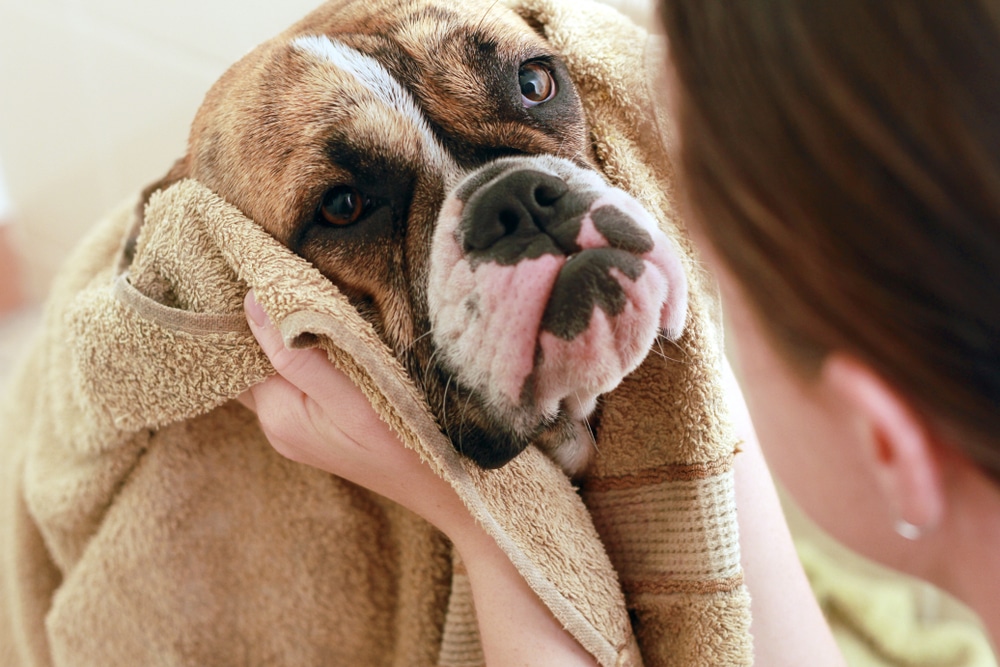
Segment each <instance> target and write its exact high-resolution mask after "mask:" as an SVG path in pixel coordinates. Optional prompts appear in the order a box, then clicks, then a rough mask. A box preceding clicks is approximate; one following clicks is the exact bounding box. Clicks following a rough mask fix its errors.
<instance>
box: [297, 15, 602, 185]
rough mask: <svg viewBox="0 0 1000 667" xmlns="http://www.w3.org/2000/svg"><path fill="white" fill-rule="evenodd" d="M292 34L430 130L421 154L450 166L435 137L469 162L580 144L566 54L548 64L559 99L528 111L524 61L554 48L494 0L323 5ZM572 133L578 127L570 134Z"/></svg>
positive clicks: (415, 125) (547, 57)
mask: <svg viewBox="0 0 1000 667" xmlns="http://www.w3.org/2000/svg"><path fill="white" fill-rule="evenodd" d="M380 5H381V6H380ZM287 37H288V39H289V43H290V45H291V48H292V49H293V51H295V52H296V53H298V54H303V55H308V56H311V57H312V58H313V62H314V65H320V64H322V66H325V67H327V68H333V69H335V70H339V72H340V73H342V74H348V75H350V76H351V77H353V79H354V83H355V84H356V85H357V86H359V87H360V88H363V89H365V91H366V92H367V93H369V94H370V95H371V96H372V97H373V98H374V99H375V100H378V101H379V102H381V103H382V104H383V105H384V106H385V107H386V108H390V109H393V110H394V111H395V112H396V114H397V116H398V117H399V119H400V120H405V121H408V122H409V123H410V124H411V130H412V132H415V133H416V135H418V136H420V137H421V139H422V141H421V144H422V150H423V154H422V156H421V157H423V158H425V159H428V160H431V161H432V163H433V164H435V165H443V166H448V165H447V162H446V160H442V157H443V155H442V151H439V150H438V147H436V146H434V145H433V144H434V143H435V142H436V143H439V144H440V145H441V147H443V148H444V149H445V152H446V153H447V154H450V155H451V157H453V158H454V159H455V160H456V161H457V162H458V163H459V164H462V165H464V166H466V167H469V166H478V163H482V162H484V161H486V160H488V159H493V158H496V157H499V156H501V155H504V154H525V153H529V154H539V153H553V154H555V153H560V152H564V151H565V150H567V148H566V147H567V146H569V149H568V150H577V151H578V150H580V149H581V148H582V141H583V137H582V132H581V131H582V125H583V123H582V112H581V111H580V109H579V100H578V99H577V97H576V93H575V90H574V89H573V86H572V83H571V82H570V81H569V75H568V73H567V72H566V71H565V69H564V68H563V67H562V64H561V63H558V62H551V63H550V64H551V66H552V67H553V68H555V69H556V70H557V71H556V72H555V76H556V78H557V79H558V78H560V77H561V78H562V79H563V80H562V81H560V82H558V84H557V88H558V89H559V95H558V96H557V98H556V99H554V100H553V101H552V102H551V103H550V104H548V105H546V106H545V107H544V108H539V109H534V110H532V112H531V113H530V114H527V113H526V112H525V109H524V107H523V105H522V104H521V96H520V89H519V86H518V75H519V67H521V65H523V64H524V63H525V62H528V61H532V60H544V61H555V60H557V58H556V57H555V56H556V54H555V53H554V51H553V50H552V48H551V46H550V45H549V44H548V42H546V40H545V39H543V38H542V36H541V35H539V34H538V33H537V32H536V31H535V30H534V29H533V28H532V27H531V26H529V25H528V23H526V22H525V21H524V20H523V19H522V18H520V17H519V16H518V15H516V14H515V13H514V12H512V11H511V10H509V9H507V8H504V7H502V6H498V5H497V3H496V2H463V3H447V4H446V3H437V4H435V3H433V2H427V1H426V0H423V1H420V2H414V1H411V2H406V1H404V2H396V3H379V2H374V3H369V2H360V1H355V2H352V3H348V5H347V6H346V7H345V6H343V5H333V6H326V7H324V8H321V10H319V11H317V12H316V13H314V14H313V15H312V16H311V17H307V18H306V19H305V20H304V21H302V22H301V23H299V24H298V25H297V26H295V27H294V28H293V29H292V30H291V31H290V32H289V33H288V36H287ZM331 76H332V78H336V79H337V80H338V83H339V84H340V85H341V86H344V85H349V84H345V82H344V80H343V78H341V77H337V76H336V75H328V77H331ZM345 94H347V95H348V96H350V93H347V91H345ZM370 110H371V109H366V111H370ZM354 117H355V118H356V117H357V114H355V116H354ZM557 121H558V122H557ZM557 125H558V126H557ZM570 128H572V129H570ZM394 129H399V128H398V127H397V128H394ZM568 132H576V133H577V134H576V135H575V136H573V137H567V133H568ZM431 139H433V140H434V141H430V140H431ZM567 139H570V140H569V141H567Z"/></svg>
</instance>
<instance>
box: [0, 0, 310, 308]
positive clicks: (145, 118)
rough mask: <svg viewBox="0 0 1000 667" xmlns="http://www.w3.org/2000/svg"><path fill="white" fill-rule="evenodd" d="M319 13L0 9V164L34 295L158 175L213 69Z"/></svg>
mask: <svg viewBox="0 0 1000 667" xmlns="http://www.w3.org/2000/svg"><path fill="white" fill-rule="evenodd" d="M318 4H319V0H283V1H281V2H267V3H241V2H233V1H232V0H171V1H170V2H163V1H162V0H160V1H156V2H154V1H153V0H0V156H2V157H3V163H4V171H5V175H6V184H7V190H8V191H9V194H10V196H11V199H12V201H13V204H14V207H15V210H16V217H15V229H14V232H15V234H16V238H17V240H18V245H19V247H20V249H21V252H22V254H23V255H24V257H25V260H26V261H25V265H26V266H27V267H28V276H27V278H28V285H29V289H30V291H31V292H32V293H33V294H34V295H35V296H38V295H40V294H42V293H43V292H44V290H45V287H46V286H47V284H48V282H49V279H50V276H51V274H52V272H53V270H54V269H55V267H56V266H58V265H59V263H60V262H61V261H62V259H63V258H64V257H65V256H66V253H67V252H68V251H69V250H70V249H71V248H72V246H73V245H74V244H75V243H76V241H77V240H78V239H79V238H80V236H81V235H83V234H84V233H85V232H86V230H87V229H88V228H89V227H90V226H91V225H92V224H93V223H94V222H95V221H96V220H97V219H98V218H99V217H100V216H101V215H102V214H103V213H104V212H105V211H107V210H108V209H109V208H111V207H113V206H114V205H115V204H116V203H118V202H119V201H121V200H122V199H123V198H124V197H126V196H128V195H129V194H131V193H133V192H136V191H137V190H139V189H140V188H142V187H143V186H144V185H146V184H147V183H149V182H152V181H153V180H155V179H156V178H158V177H160V176H162V175H163V174H164V173H165V172H166V171H167V169H168V168H169V167H170V165H171V164H172V163H173V161H174V160H175V159H176V158H178V157H180V156H181V155H182V153H183V152H184V146H185V141H186V137H187V127H188V125H189V123H190V121H191V119H192V117H193V116H194V113H195V110H196V109H197V107H198V105H199V104H200V102H201V99H202V97H203V95H204V93H205V91H206V90H207V89H208V87H209V86H210V85H211V83H212V82H213V81H214V80H215V79H216V78H218V76H219V75H220V74H221V73H222V72H223V71H224V70H225V68H226V67H227V66H228V65H229V64H231V63H232V62H234V61H235V60H236V59H238V58H239V57H240V56H241V55H242V54H244V53H245V52H246V51H248V50H249V49H250V48H252V47H253V46H255V45H256V44H258V43H260V42H261V41H263V40H264V39H266V38H268V37H271V36H273V35H274V34H276V33H277V32H279V31H280V30H282V29H284V28H285V27H287V26H288V25H290V24H291V23H292V22H294V21H295V20H297V19H299V18H301V17H302V16H303V15H305V14H306V13H307V12H308V11H309V10H310V9H312V8H313V7H314V6H316V5H318Z"/></svg>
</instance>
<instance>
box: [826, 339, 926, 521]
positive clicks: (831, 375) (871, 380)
mask: <svg viewBox="0 0 1000 667" xmlns="http://www.w3.org/2000/svg"><path fill="white" fill-rule="evenodd" d="M821 382H822V383H823V384H824V385H825V386H826V388H827V389H828V390H829V391H831V392H832V394H833V395H834V397H835V398H836V399H837V400H839V401H841V402H842V404H843V407H844V408H845V409H846V410H847V412H848V413H849V414H850V415H851V417H852V418H853V420H854V421H855V422H856V423H857V425H858V437H859V439H860V442H859V445H860V446H861V447H863V448H864V449H865V454H866V458H867V460H868V462H869V465H871V466H872V472H873V473H874V476H875V479H876V480H877V483H878V485H879V489H880V491H881V493H882V495H883V497H884V498H885V500H886V502H887V503H888V505H889V509H890V510H891V511H892V512H894V514H895V518H896V521H897V532H899V533H900V535H902V536H904V537H907V538H908V539H914V538H915V537H917V536H919V535H920V534H922V533H924V532H926V531H927V530H930V529H932V528H934V527H935V526H936V525H937V524H938V523H939V522H940V520H941V518H942V516H943V514H944V510H945V491H944V486H943V479H942V478H943V476H942V471H941V456H940V453H941V445H940V443H939V442H938V440H937V437H936V435H935V432H934V429H933V426H932V424H931V422H930V421H929V420H928V419H927V418H926V417H925V416H924V415H923V414H922V413H921V411H920V410H919V409H917V408H916V407H915V406H914V405H913V404H912V403H911V402H910V401H909V400H908V399H907V398H906V397H905V396H903V395H902V394H901V393H900V392H899V391H897V390H896V389H895V388H894V387H892V386H891V385H890V384H888V383H887V382H886V381H885V380H884V379H883V378H882V377H881V376H879V375H878V374H877V373H876V372H875V371H874V370H872V369H871V368H870V367H869V366H868V365H866V364H864V363H862V362H860V361H859V360H857V359H856V358H854V357H851V356H849V355H846V354H843V353H839V352H835V353H831V354H830V355H829V357H827V359H826V360H825V361H824V362H823V368H822V372H821ZM900 527H904V528H905V530H902V529H900Z"/></svg>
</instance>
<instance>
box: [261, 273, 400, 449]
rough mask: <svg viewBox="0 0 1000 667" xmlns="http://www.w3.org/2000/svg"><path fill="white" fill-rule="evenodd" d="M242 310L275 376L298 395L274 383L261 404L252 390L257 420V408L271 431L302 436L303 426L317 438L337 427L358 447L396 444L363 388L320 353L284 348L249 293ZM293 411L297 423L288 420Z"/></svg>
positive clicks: (267, 387)
mask: <svg viewBox="0 0 1000 667" xmlns="http://www.w3.org/2000/svg"><path fill="white" fill-rule="evenodd" d="M244 306H245V309H246V312H247V319H248V322H249V324H250V329H251V331H252V332H253V334H254V336H255V337H256V338H257V341H258V342H259V343H260V346H261V349H262V350H263V351H264V353H265V354H266V355H267V357H268V359H270V361H271V364H272V365H273V366H274V368H275V370H276V371H277V373H278V376H279V377H281V378H283V379H284V380H285V381H286V382H288V383H289V384H290V385H291V386H292V387H294V388H295V389H297V390H298V392H299V393H298V394H295V393H294V392H292V391H290V390H289V388H288V387H285V386H284V385H282V384H279V383H274V384H273V389H272V385H268V383H266V382H265V383H264V385H265V386H264V389H263V392H266V397H263V400H262V394H263V392H262V391H261V390H258V389H255V390H254V392H253V398H254V402H255V406H256V408H257V412H258V416H260V414H261V410H267V411H268V414H267V416H266V418H263V417H262V419H261V421H262V423H265V425H269V426H271V427H272V432H274V431H277V430H278V429H279V428H280V429H282V431H281V432H282V433H284V428H285V427H287V428H289V429H292V430H293V431H295V433H294V435H295V436H296V437H299V438H301V437H303V434H302V433H301V431H302V430H303V429H304V428H305V427H307V426H308V427H311V428H312V429H315V430H316V431H317V432H318V434H319V435H323V434H325V433H326V430H327V429H331V428H335V429H336V430H337V432H338V433H339V434H340V435H341V436H344V437H348V438H350V439H351V440H353V441H354V442H355V443H356V444H357V445H359V446H361V447H371V446H372V445H373V444H378V445H383V444H385V443H393V444H395V443H396V442H397V440H396V438H395V436H394V435H393V434H392V433H391V432H390V430H389V428H388V426H387V425H386V424H385V423H384V422H383V421H382V420H381V419H380V418H379V417H378V415H377V414H376V413H375V410H374V408H372V406H371V403H370V402H369V400H368V399H367V398H366V397H365V396H364V394H362V392H361V390H360V389H358V387H357V386H356V385H355V384H354V383H353V382H352V381H351V380H350V378H348V377H347V376H346V375H345V374H344V373H343V372H341V371H340V370H339V369H337V368H336V367H335V366H334V365H333V364H332V363H330V360H329V359H328V358H327V356H326V354H325V353H324V352H323V351H321V350H319V349H315V348H311V349H294V350H293V349H288V348H286V347H285V343H284V340H283V338H282V336H281V332H280V331H278V329H277V327H275V326H274V324H273V323H272V322H271V321H270V320H269V319H268V317H267V315H266V314H265V313H264V311H263V310H262V309H261V307H260V305H259V304H258V303H257V301H256V299H255V298H254V294H253V292H252V291H251V292H250V293H248V294H247V297H246V299H245V302H244ZM260 386H261V385H258V387H260ZM279 387H280V388H281V390H280V391H279V390H278V388H279ZM292 408H294V411H295V413H296V417H295V419H299V420H300V421H299V422H294V421H292V420H293V417H292V416H290V415H291V410H292Z"/></svg>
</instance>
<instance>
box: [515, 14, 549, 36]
mask: <svg viewBox="0 0 1000 667" xmlns="http://www.w3.org/2000/svg"><path fill="white" fill-rule="evenodd" d="M514 11H515V12H516V13H517V15H518V16H520V17H521V19H523V20H524V22H525V23H527V24H528V27H529V28H531V29H532V31H534V32H535V33H536V34H537V35H538V36H539V37H541V38H542V39H544V40H545V41H548V39H549V35H548V33H547V31H546V30H545V23H544V22H543V21H542V19H541V18H540V17H539V16H538V14H537V13H536V12H533V11H531V10H530V9H528V8H526V7H515V8H514Z"/></svg>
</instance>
